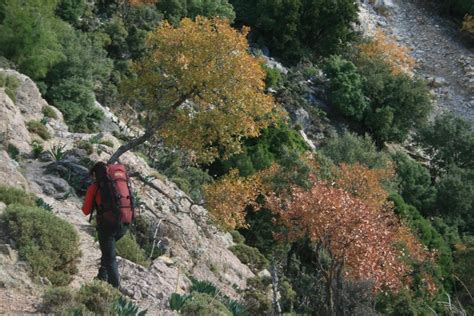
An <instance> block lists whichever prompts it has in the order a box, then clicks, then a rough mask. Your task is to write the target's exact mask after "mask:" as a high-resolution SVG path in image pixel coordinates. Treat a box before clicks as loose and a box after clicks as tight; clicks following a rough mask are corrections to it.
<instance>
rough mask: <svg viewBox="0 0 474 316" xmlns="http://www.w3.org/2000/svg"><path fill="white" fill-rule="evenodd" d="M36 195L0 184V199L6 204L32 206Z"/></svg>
mask: <svg viewBox="0 0 474 316" xmlns="http://www.w3.org/2000/svg"><path fill="white" fill-rule="evenodd" d="M35 200H36V196H35V195H34V194H32V193H27V192H25V191H23V190H21V189H17V188H14V187H9V186H5V185H0V201H2V202H3V203H5V204H6V205H10V204H21V205H25V206H34V205H35Z"/></svg>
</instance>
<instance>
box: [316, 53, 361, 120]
mask: <svg viewBox="0 0 474 316" xmlns="http://www.w3.org/2000/svg"><path fill="white" fill-rule="evenodd" d="M324 71H325V73H326V76H327V77H328V78H329V80H330V84H329V100H330V101H331V103H332V105H333V106H334V107H335V109H336V111H337V112H338V113H340V114H342V115H344V116H346V117H349V118H354V119H355V120H357V121H358V120H361V119H362V117H363V114H364V111H365V109H366V107H367V101H366V100H365V97H364V94H363V92H362V78H361V76H360V75H359V74H358V73H357V68H356V66H355V65H354V64H353V63H351V62H350V61H348V60H345V59H343V58H342V57H340V56H331V57H330V58H329V59H328V60H327V62H326V65H325V68H324Z"/></svg>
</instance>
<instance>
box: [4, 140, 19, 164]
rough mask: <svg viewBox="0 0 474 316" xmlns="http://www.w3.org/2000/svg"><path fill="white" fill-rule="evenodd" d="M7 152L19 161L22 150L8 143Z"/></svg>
mask: <svg viewBox="0 0 474 316" xmlns="http://www.w3.org/2000/svg"><path fill="white" fill-rule="evenodd" d="M7 153H8V156H9V157H10V158H11V159H13V160H16V161H18V158H20V150H19V149H18V148H17V147H16V146H15V145H13V144H8V145H7Z"/></svg>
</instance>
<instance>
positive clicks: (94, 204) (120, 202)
mask: <svg viewBox="0 0 474 316" xmlns="http://www.w3.org/2000/svg"><path fill="white" fill-rule="evenodd" d="M90 174H91V176H92V179H93V183H92V184H91V185H90V186H89V187H88V188H87V192H86V196H85V198H84V204H83V206H82V212H83V213H84V214H85V215H89V214H90V219H89V221H90V220H91V219H92V213H93V211H94V210H96V211H97V215H96V221H97V233H98V237H99V245H100V251H101V252H102V257H101V258H100V267H99V273H98V275H97V278H98V279H99V280H103V281H106V282H108V283H110V284H111V285H112V286H113V287H115V288H118V287H119V285H120V276H119V272H118V267H117V259H116V255H115V252H116V251H115V243H116V242H117V241H118V240H119V239H120V238H122V236H123V235H125V233H126V232H127V230H128V227H129V225H130V224H131V221H132V220H133V212H134V210H133V205H132V197H131V190H130V184H129V181H128V176H127V172H126V170H125V167H124V166H123V165H120V164H113V165H106V164H105V163H103V162H97V163H96V164H95V165H94V166H93V167H92V169H91V170H90Z"/></svg>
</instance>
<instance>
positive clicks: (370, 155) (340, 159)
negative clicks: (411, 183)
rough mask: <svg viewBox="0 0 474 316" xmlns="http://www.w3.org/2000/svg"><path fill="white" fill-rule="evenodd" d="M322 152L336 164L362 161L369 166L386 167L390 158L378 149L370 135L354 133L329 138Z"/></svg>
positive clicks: (361, 162)
mask: <svg viewBox="0 0 474 316" xmlns="http://www.w3.org/2000/svg"><path fill="white" fill-rule="evenodd" d="M321 153H322V154H323V155H324V156H326V157H328V158H330V159H331V160H332V161H333V162H334V163H335V164H341V163H347V164H354V163H360V164H362V165H365V166H367V167H369V168H384V167H385V166H386V165H387V163H388V161H389V160H390V159H389V157H388V156H387V155H386V154H385V153H383V152H379V151H378V150H377V147H376V146H375V144H374V142H373V140H372V139H371V138H370V136H368V135H365V136H358V135H356V134H353V133H344V134H343V135H342V136H338V137H335V138H331V139H329V141H328V143H327V144H326V145H325V146H324V147H323V148H322V149H321Z"/></svg>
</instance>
